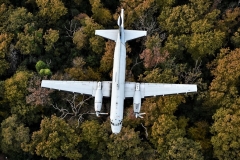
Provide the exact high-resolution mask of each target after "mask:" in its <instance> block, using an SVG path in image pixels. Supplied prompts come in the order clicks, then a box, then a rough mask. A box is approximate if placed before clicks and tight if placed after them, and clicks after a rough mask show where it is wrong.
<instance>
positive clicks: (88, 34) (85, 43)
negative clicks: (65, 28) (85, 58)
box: [73, 15, 105, 54]
mask: <svg viewBox="0 0 240 160" xmlns="http://www.w3.org/2000/svg"><path fill="white" fill-rule="evenodd" d="M77 19H78V20H80V22H81V24H82V27H81V28H79V30H77V31H76V32H75V33H74V34H73V43H74V44H76V47H77V48H78V49H82V48H85V47H90V48H91V50H92V51H93V52H94V53H98V54H99V53H102V51H103V49H104V44H105V42H104V39H103V38H102V37H100V36H95V34H94V33H95V30H97V29H102V28H103V27H102V26H101V25H99V24H98V23H96V22H94V20H93V19H92V18H90V17H88V16H87V15H85V16H81V15H79V16H78V17H77Z"/></svg>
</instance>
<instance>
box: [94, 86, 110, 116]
mask: <svg viewBox="0 0 240 160" xmlns="http://www.w3.org/2000/svg"><path fill="white" fill-rule="evenodd" d="M102 99H103V94H102V82H98V84H97V90H96V93H95V101H94V108H95V112H96V116H97V117H99V114H108V113H101V112H100V111H101V108H102Z"/></svg>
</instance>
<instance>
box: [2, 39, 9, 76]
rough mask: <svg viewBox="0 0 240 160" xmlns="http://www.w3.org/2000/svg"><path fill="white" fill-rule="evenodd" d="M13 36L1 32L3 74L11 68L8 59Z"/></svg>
mask: <svg viewBox="0 0 240 160" xmlns="http://www.w3.org/2000/svg"><path fill="white" fill-rule="evenodd" d="M11 40H12V36H11V35H9V34H0V64H1V67H0V68H1V69H0V75H2V74H3V73H4V72H6V70H7V69H8V68H9V66H10V65H9V63H8V62H7V60H6V56H7V53H8V52H9V46H10V42H11Z"/></svg>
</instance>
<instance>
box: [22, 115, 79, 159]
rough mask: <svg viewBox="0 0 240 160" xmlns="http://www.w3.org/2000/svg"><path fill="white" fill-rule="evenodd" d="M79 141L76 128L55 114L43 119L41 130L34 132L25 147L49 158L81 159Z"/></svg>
mask: <svg viewBox="0 0 240 160" xmlns="http://www.w3.org/2000/svg"><path fill="white" fill-rule="evenodd" d="M79 142H80V138H79V135H78V134H76V132H75V130H74V129H72V128H71V127H70V126H69V124H68V123H66V122H65V121H64V120H63V119H60V118H58V117H56V116H54V115H53V116H51V118H44V119H43V120H42V121H41V126H40V130H39V131H35V132H33V134H32V137H31V141H30V142H29V143H25V144H23V149H24V151H25V152H30V153H32V154H34V153H36V154H37V155H40V156H42V157H46V158H49V159H52V158H53V159H57V158H59V157H66V158H70V159H79V158H81V157H82V155H81V153H79V151H78V149H77V145H78V143H79Z"/></svg>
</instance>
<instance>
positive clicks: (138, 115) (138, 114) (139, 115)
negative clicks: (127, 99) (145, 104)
mask: <svg viewBox="0 0 240 160" xmlns="http://www.w3.org/2000/svg"><path fill="white" fill-rule="evenodd" d="M144 114H146V113H135V116H136V118H138V117H139V118H143V116H142V115H144Z"/></svg>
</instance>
